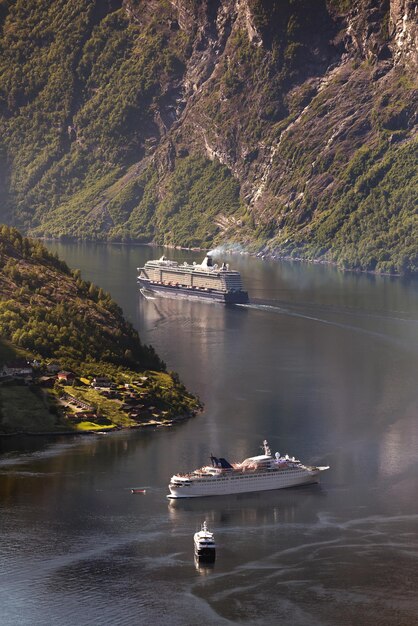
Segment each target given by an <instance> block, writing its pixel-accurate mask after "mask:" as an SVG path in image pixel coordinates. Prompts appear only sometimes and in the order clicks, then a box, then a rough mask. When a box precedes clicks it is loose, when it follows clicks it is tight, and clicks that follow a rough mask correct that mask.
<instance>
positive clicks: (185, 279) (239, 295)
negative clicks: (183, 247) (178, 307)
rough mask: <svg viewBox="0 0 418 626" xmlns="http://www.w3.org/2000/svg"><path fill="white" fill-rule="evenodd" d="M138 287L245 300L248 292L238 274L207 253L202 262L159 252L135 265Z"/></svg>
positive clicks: (164, 293) (163, 293) (164, 292)
mask: <svg viewBox="0 0 418 626" xmlns="http://www.w3.org/2000/svg"><path fill="white" fill-rule="evenodd" d="M137 269H138V272H139V275H138V284H139V285H140V286H141V289H144V290H145V291H148V292H151V293H153V294H155V295H157V296H165V297H170V298H175V297H177V298H187V299H199V300H209V301H215V302H222V303H224V304H245V303H246V302H248V293H247V292H246V291H244V290H243V287H242V281H241V275H240V273H239V272H237V271H236V270H231V269H230V268H229V265H227V264H226V263H222V265H221V267H219V266H218V265H217V264H216V263H214V262H213V259H212V257H211V255H210V254H207V255H206V257H205V258H204V259H203V261H202V263H200V264H198V263H192V264H190V263H183V264H180V263H178V262H177V261H171V260H169V259H166V257H165V256H162V257H161V258H160V259H157V260H154V261H147V262H146V263H145V265H144V267H138V268H137Z"/></svg>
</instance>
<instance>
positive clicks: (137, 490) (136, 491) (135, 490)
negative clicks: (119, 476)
mask: <svg viewBox="0 0 418 626" xmlns="http://www.w3.org/2000/svg"><path fill="white" fill-rule="evenodd" d="M131 493H143V494H144V493H147V490H146V489H135V488H134V489H131Z"/></svg>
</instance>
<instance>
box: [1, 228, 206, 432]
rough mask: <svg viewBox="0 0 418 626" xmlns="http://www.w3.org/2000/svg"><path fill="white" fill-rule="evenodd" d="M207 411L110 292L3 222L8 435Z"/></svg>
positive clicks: (135, 423) (4, 422)
mask: <svg viewBox="0 0 418 626" xmlns="http://www.w3.org/2000/svg"><path fill="white" fill-rule="evenodd" d="M51 362H52V363H53V364H56V365H57V367H58V368H59V369H61V370H62V381H63V382H61V381H60V374H59V373H58V374H57V369H55V370H54V373H53V375H51V374H50V373H49V367H50V364H51ZM29 364H30V365H29ZM28 368H29V369H28ZM19 370H23V372H22V371H19ZM25 370H26V373H25ZM67 376H69V380H67ZM97 377H99V380H101V381H102V382H101V383H100V384H99V386H97V385H96V384H95V382H94V381H95V380H96V381H97ZM24 383H26V384H24ZM45 385H46V387H45ZM67 385H69V386H67ZM102 387H105V388H106V389H105V390H103V389H102ZM199 407H200V404H199V401H198V400H197V398H195V397H194V396H192V395H191V394H189V393H188V392H187V390H186V389H185V387H184V385H182V384H181V383H180V381H179V379H178V376H177V375H176V374H174V373H169V372H168V373H167V372H166V371H165V365H164V363H163V362H162V361H161V360H160V359H159V357H158V356H157V355H156V354H155V352H154V350H153V348H152V347H150V346H145V345H143V344H142V343H141V341H140V339H139V337H138V333H137V332H136V330H135V329H134V328H133V327H132V325H131V324H129V323H128V322H127V321H126V320H125V319H124V317H123V314H122V311H121V309H120V308H119V307H118V305H117V304H116V303H115V302H114V301H113V300H112V299H111V297H110V295H109V294H108V293H105V292H104V291H103V290H102V289H100V288H98V287H96V286H95V285H93V284H92V283H89V282H86V281H84V280H83V279H82V278H81V277H80V272H79V271H78V270H70V269H69V268H68V266H67V265H66V264H65V263H64V262H63V261H60V260H59V259H58V258H57V257H56V256H55V255H52V254H51V253H49V252H48V251H47V250H46V249H45V248H44V247H43V246H42V244H41V243H40V242H39V241H33V240H30V239H27V238H26V237H22V235H21V234H20V233H19V232H18V231H17V230H16V229H15V228H10V227H8V226H1V225H0V434H2V433H9V434H10V433H15V432H28V431H30V432H45V431H48V432H51V431H53V432H55V431H59V432H62V431H63V430H64V431H67V432H68V431H70V432H73V431H74V430H75V431H76V430H82V431H85V430H89V431H91V430H98V429H112V428H120V427H129V428H132V427H141V426H144V425H145V426H149V425H171V424H172V423H173V422H174V421H176V420H178V419H181V418H184V417H185V416H187V417H190V416H191V415H194V414H195V413H196V412H197V411H198V409H199ZM157 420H158V421H157Z"/></svg>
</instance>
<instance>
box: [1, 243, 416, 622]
mask: <svg viewBox="0 0 418 626" xmlns="http://www.w3.org/2000/svg"><path fill="white" fill-rule="evenodd" d="M49 247H50V248H51V249H53V250H56V251H57V252H58V253H59V255H60V256H61V257H62V258H64V259H66V260H67V262H68V263H69V264H70V265H71V266H72V267H79V268H80V269H81V270H82V273H83V276H84V278H86V279H89V280H93V281H95V282H96V283H98V284H99V285H101V286H102V287H103V288H105V289H107V290H109V291H110V292H111V293H112V295H113V297H114V298H115V299H116V300H117V301H118V302H119V304H121V306H122V307H123V309H124V311H125V313H126V315H127V316H128V317H129V319H130V320H131V321H132V322H133V323H134V324H135V326H136V327H137V328H138V329H139V331H140V334H141V337H142V339H143V341H144V342H146V343H152V344H153V345H154V346H155V348H156V350H157V351H158V353H159V354H160V355H161V356H162V358H163V359H164V360H165V361H166V363H167V365H168V367H169V369H175V370H177V371H178V372H179V373H180V376H181V378H182V379H183V381H184V382H185V383H186V385H187V386H188V388H189V389H191V390H193V391H195V392H197V393H198V394H199V395H200V396H201V398H202V400H203V401H204V403H205V411H204V413H203V414H202V415H200V416H198V417H196V418H195V419H193V420H190V421H189V422H187V423H186V424H183V425H181V426H178V427H175V428H172V429H167V430H165V429H159V430H158V431H155V432H146V433H145V432H144V433H140V432H134V433H118V434H115V435H108V436H94V437H86V438H74V439H68V438H66V439H63V440H61V441H53V442H51V441H43V440H38V439H26V440H25V441H21V442H19V447H18V442H17V441H12V440H8V441H6V442H5V441H3V442H2V443H1V444H0V445H1V446H2V448H1V449H2V453H1V454H0V516H1V517H0V528H1V542H0V556H1V564H2V567H1V570H0V606H1V614H0V623H1V624H2V625H7V626H9V625H15V624H19V625H22V626H23V625H24V626H26V625H28V626H29V625H30V626H32V625H34V624H60V625H73V624H77V625H79V624H145V623H148V622H151V623H155V624H170V625H171V624H173V625H177V624H179V625H180V624H181V625H183V624H184V625H194V624H234V623H240V624H267V623H270V622H271V621H272V620H273V619H274V620H275V621H276V623H281V621H283V622H286V623H287V624H292V625H295V626H305V625H306V626H316V625H324V626H325V625H326V626H340V625H350V626H351V625H356V626H357V625H366V624H367V625H375V624H379V626H386V625H388V626H389V624H390V625H391V626H393V624H396V625H397V626H411V625H416V624H418V599H417V595H416V581H417V575H418V536H417V530H418V503H417V493H418V389H417V365H418V341H417V338H418V288H417V283H413V282H412V283H411V282H410V283H407V282H405V281H402V280H400V279H390V278H383V277H380V278H379V277H372V276H365V275H357V274H343V273H341V272H339V271H337V270H335V269H332V268H326V267H322V266H307V265H298V264H289V263H274V262H270V261H269V262H265V261H264V262H263V261H261V260H256V259H249V258H246V257H240V256H238V257H231V258H230V259H229V260H230V262H231V264H232V265H233V266H234V267H236V268H237V269H239V270H240V271H241V273H242V275H243V278H244V281H245V284H246V287H247V288H248V291H249V293H250V296H251V300H252V303H251V305H250V306H248V307H231V308H225V307H223V306H221V305H215V304H207V303H199V302H187V301H175V300H168V299H155V300H146V299H144V298H143V297H142V296H140V295H139V294H138V291H137V288H136V284H135V279H136V267H137V266H138V265H140V264H142V263H143V262H144V261H146V260H147V259H149V258H153V257H156V256H158V255H159V254H160V253H161V252H160V250H156V249H151V248H147V247H140V246H105V245H93V244H58V243H57V244H49ZM170 255H171V256H174V257H176V258H178V259H187V260H191V259H192V260H200V254H195V253H186V252H179V251H172V252H170ZM265 437H266V438H267V439H268V440H269V442H270V444H271V447H272V449H273V450H274V451H275V450H279V451H280V452H282V453H285V452H288V453H289V454H291V455H293V454H294V455H296V456H298V457H299V458H301V459H302V460H304V461H306V462H311V463H318V464H321V465H325V464H329V465H330V466H331V469H330V470H329V471H328V472H326V473H325V474H324V475H323V478H322V484H321V485H320V486H309V487H302V488H298V489H289V490H282V491H276V492H266V493H263V494H258V495H257V494H248V495H242V496H233V497H223V498H207V499H199V500H195V501H184V502H182V501H178V502H170V501H168V500H166V498H165V495H166V493H167V483H168V480H169V477H170V476H171V474H172V473H173V472H175V471H182V470H187V469H193V468H195V467H198V466H200V465H202V464H203V463H205V462H206V461H207V457H208V455H209V454H210V453H211V452H213V453H214V454H215V455H221V456H226V457H227V458H229V459H230V460H239V459H242V458H244V457H246V456H250V455H253V454H257V453H258V452H259V445H260V444H261V441H262V440H263V439H264V438H265ZM130 487H146V488H147V494H146V495H145V496H142V495H132V494H131V493H130V490H129V488H130ZM204 519H206V520H207V521H208V524H209V526H210V528H213V530H214V531H215V533H216V539H217V543H218V544H219V548H218V553H217V560H216V563H215V566H214V568H213V569H205V568H203V569H200V570H199V569H198V568H196V567H195V563H194V561H193V546H192V536H193V533H194V532H195V530H196V529H197V528H198V527H199V526H200V523H201V522H202V521H203V520H204Z"/></svg>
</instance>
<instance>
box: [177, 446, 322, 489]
mask: <svg viewBox="0 0 418 626" xmlns="http://www.w3.org/2000/svg"><path fill="white" fill-rule="evenodd" d="M263 446H264V454H261V455H259V456H252V457H249V458H248V459H245V460H244V461H242V462H241V463H233V464H231V463H229V462H228V461H227V460H226V459H224V458H219V459H218V458H216V457H214V456H212V455H211V462H212V464H211V465H209V466H206V467H202V468H200V469H197V470H194V471H193V472H191V473H189V474H175V475H174V476H172V477H171V480H170V484H169V485H168V488H169V490H170V494H169V495H168V496H167V497H168V498H197V497H201V496H222V495H226V494H233V493H245V492H249V491H267V490H269V489H283V488H285V487H295V486H297V485H305V484H308V483H317V482H319V475H320V473H321V472H323V471H324V470H327V469H329V467H328V466H322V467H315V466H309V465H303V464H302V463H301V462H300V461H298V460H297V459H295V457H292V458H290V457H289V456H288V455H287V454H286V455H285V456H280V454H279V453H278V452H276V454H275V455H274V457H273V456H272V454H271V452H270V448H269V445H268V443H267V441H264V442H263Z"/></svg>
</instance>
